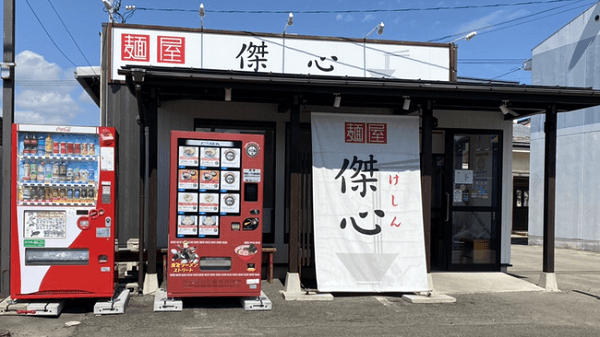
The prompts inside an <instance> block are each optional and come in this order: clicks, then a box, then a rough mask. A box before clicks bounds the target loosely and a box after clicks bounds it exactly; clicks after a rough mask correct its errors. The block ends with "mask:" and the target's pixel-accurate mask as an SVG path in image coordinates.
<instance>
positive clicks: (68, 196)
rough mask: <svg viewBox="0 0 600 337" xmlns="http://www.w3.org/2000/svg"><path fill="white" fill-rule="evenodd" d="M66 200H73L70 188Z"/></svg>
mask: <svg viewBox="0 0 600 337" xmlns="http://www.w3.org/2000/svg"><path fill="white" fill-rule="evenodd" d="M67 199H73V189H71V188H69V189H68V190H67Z"/></svg>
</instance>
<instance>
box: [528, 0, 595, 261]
mask: <svg viewBox="0 0 600 337" xmlns="http://www.w3.org/2000/svg"><path fill="white" fill-rule="evenodd" d="M531 70H532V83H531V84H532V85H557V86H570V87H593V88H594V89H599V88H600V4H599V3H596V4H594V5H593V6H592V7H590V8H589V9H587V10H586V11H585V12H583V13H582V14H581V15H579V16H578V17H577V18H575V19H574V20H573V21H571V22H569V23H568V24H567V25H566V26H564V27H563V28H561V29H560V30H559V31H557V32H556V33H554V34H553V35H551V36H550V37H548V38H547V39H546V40H545V41H543V42H542V43H541V44H539V45H538V46H537V47H535V48H534V49H533V51H532V69H531ZM543 126H544V115H536V116H533V118H532V123H531V176H530V197H531V198H530V205H529V243H530V244H541V243H542V238H543V224H542V222H543V214H544V209H543V195H544V186H543V179H544V127H543ZM599 167H600V108H599V107H595V108H591V109H585V110H580V111H574V112H569V113H561V114H558V139H557V155H556V200H557V203H556V246H557V247H571V248H578V249H583V250H592V251H600V174H598V168H599Z"/></svg>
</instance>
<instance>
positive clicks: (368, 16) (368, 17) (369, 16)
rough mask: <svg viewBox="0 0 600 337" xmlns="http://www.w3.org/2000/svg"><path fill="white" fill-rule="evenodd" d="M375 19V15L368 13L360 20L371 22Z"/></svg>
mask: <svg viewBox="0 0 600 337" xmlns="http://www.w3.org/2000/svg"><path fill="white" fill-rule="evenodd" d="M373 20H375V15H373V14H370V13H367V14H365V17H364V18H362V20H360V22H369V21H373Z"/></svg>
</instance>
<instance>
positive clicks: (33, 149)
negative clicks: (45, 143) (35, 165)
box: [29, 134, 38, 154]
mask: <svg viewBox="0 0 600 337" xmlns="http://www.w3.org/2000/svg"><path fill="white" fill-rule="evenodd" d="M29 144H30V150H29V153H31V154H35V153H36V152H37V146H38V140H37V137H36V136H35V134H32V135H31V138H30V141H29Z"/></svg>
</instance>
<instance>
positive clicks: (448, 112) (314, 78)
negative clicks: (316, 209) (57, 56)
mask: <svg viewBox="0 0 600 337" xmlns="http://www.w3.org/2000/svg"><path fill="white" fill-rule="evenodd" d="M103 35H104V36H103V58H102V60H103V64H102V77H101V80H100V82H99V84H100V85H99V88H98V91H96V92H97V93H98V96H99V102H100V106H101V111H102V119H103V124H106V125H110V126H115V127H116V128H117V131H118V133H119V153H118V155H119V167H118V171H119V172H118V174H119V182H120V183H119V192H118V193H119V200H120V205H119V211H118V222H119V224H120V226H119V233H118V240H119V245H120V246H121V247H124V246H125V244H126V242H127V241H128V240H129V239H131V238H139V237H144V238H145V240H143V241H142V247H143V249H142V250H147V251H148V252H150V253H149V254H147V256H146V257H143V258H142V257H141V256H143V255H140V257H141V259H143V260H146V261H147V266H148V273H150V274H152V273H154V274H155V273H156V272H157V269H156V268H157V267H156V266H157V262H160V251H161V249H164V248H166V247H167V231H168V207H169V206H168V205H169V202H168V193H162V191H168V189H169V186H168V184H169V179H168V175H169V166H168V165H169V164H168V157H169V143H168V139H169V134H170V131H172V130H181V131H201V132H231V133H253V134H262V135H264V136H265V149H264V150H265V172H264V173H265V181H264V196H265V197H264V205H263V210H262V211H263V214H264V220H263V221H264V223H263V245H264V247H274V248H276V249H277V251H276V253H275V256H274V260H275V264H276V277H284V276H285V273H286V272H293V273H300V274H301V275H302V277H303V278H312V277H314V247H313V244H314V236H313V233H314V231H313V209H312V205H313V203H314V202H315V198H318V196H315V195H313V192H312V184H311V179H312V177H311V172H312V145H311V128H310V123H311V118H310V117H311V113H314V112H319V113H328V114H360V115H367V116H368V115H373V116H397V115H405V116H414V117H415V118H419V123H420V136H419V137H420V139H419V141H420V153H421V165H420V166H421V175H422V179H421V180H422V181H421V183H422V201H423V204H422V205H423V213H424V216H423V224H424V237H425V242H424V245H425V250H426V255H427V269H428V271H430V270H471V271H485V270H488V271H489V270H502V269H503V267H505V266H507V265H508V264H510V234H511V227H512V202H513V195H512V194H513V193H512V191H513V186H512V139H513V135H512V133H513V131H512V130H513V122H512V120H513V119H515V118H519V117H523V116H529V115H533V114H538V113H541V112H542V113H543V112H548V111H549V112H550V113H554V114H556V112H557V111H569V110H573V109H576V108H579V107H586V106H591V105H594V104H598V103H600V99H599V98H598V97H597V94H596V96H595V95H594V92H593V91H591V90H587V89H569V88H546V87H531V86H519V85H510V84H497V83H496V84H495V83H462V82H460V81H457V79H456V55H457V50H456V46H455V45H454V44H422V43H407V42H394V41H392V42H390V41H372V40H364V39H357V40H351V39H336V38H317V37H303V36H282V35H281V34H279V35H275V34H256V33H242V32H223V31H207V30H193V29H178V28H171V27H149V26H135V25H121V24H108V25H106V26H105V27H104V33H103ZM161 36H163V37H164V36H171V37H173V36H176V37H185V38H186V43H187V47H186V48H187V49H186V50H187V54H186V55H185V57H186V58H188V60H189V58H191V57H194V55H197V54H198V53H200V51H198V49H194V48H191V46H192V43H191V41H194V40H198V41H199V43H200V44H199V45H198V46H199V47H198V48H201V52H202V53H206V50H202V49H204V48H208V47H207V46H209V44H205V42H207V41H210V40H211V39H213V40H214V38H215V37H218V38H221V39H222V40H221V42H219V40H218V39H217V40H214V41H216V42H214V43H216V44H215V45H212V46H213V48H214V46H220V44H219V43H221V44H222V49H223V50H225V52H226V54H227V55H228V57H229V58H230V60H228V61H224V60H219V59H215V60H213V59H210V58H201V59H200V61H199V62H200V63H199V66H194V65H192V66H187V64H185V66H181V64H177V63H176V62H175V63H165V62H163V63H160V62H158V61H157V60H158V58H160V57H161V49H160V48H161V47H160V44H158V43H157V45H156V47H155V48H158V49H150V54H149V55H150V56H149V58H148V59H147V60H146V59H143V60H142V61H139V60H134V59H133V58H132V54H130V49H128V47H127V43H129V42H130V40H128V39H136V38H137V39H140V38H141V37H143V38H145V37H148V38H149V39H148V40H147V41H150V42H151V41H154V40H155V39H157V40H160V37H161ZM143 38H142V40H143ZM140 41H141V40H140ZM228 41H229V42H230V41H236V44H235V47H232V46H230V45H228ZM179 42H181V41H179ZM265 43H267V44H269V43H270V44H272V45H273V46H276V47H277V48H279V49H277V50H278V51H277V53H281V54H283V56H282V58H281V63H280V64H279V65H278V66H277V67H281V68H279V69H277V70H274V69H272V68H271V69H270V71H267V70H266V69H267V68H266V67H265V68H263V67H262V64H260V61H257V62H255V63H250V67H249V66H248V65H249V63H248V61H251V60H252V58H254V57H255V56H260V55H256V52H258V51H260V47H261V46H262V47H264V46H265ZM327 44H329V45H334V46H336V47H335V48H334V49H333V51H331V50H328V49H326V48H325V49H322V48H324V47H323V46H325V45H327ZM299 45H301V46H304V47H302V48H300V47H298V46H299ZM180 47H181V44H180ZM165 48H173V47H172V46H171V47H168V46H166V47H165ZM249 48H257V49H256V50H254V49H253V50H252V51H250V54H248V53H249V50H250V49H249ZM303 48H308V49H310V48H315V50H327V51H326V52H325V51H323V52H325V53H331V54H333V55H328V54H327V55H323V56H321V55H320V54H316V53H315V52H310V51H306V50H304V49H303ZM336 48H337V49H336ZM344 48H348V49H349V50H345V49H344ZM162 50H163V52H164V51H165V50H167V49H162ZM172 50H174V49H171V51H172ZM181 50H183V49H181ZM352 50H354V53H355V54H358V55H357V56H356V58H357V60H358V61H353V62H354V63H353V62H350V61H349V62H347V63H346V62H345V60H344V59H343V57H342V56H341V55H345V54H342V52H343V53H353V52H352ZM263 51H264V49H263ZM294 51H295V52H299V51H300V52H299V54H300V55H304V56H306V57H308V58H310V59H311V60H309V61H308V62H306V61H305V62H302V66H303V67H304V68H306V67H312V69H310V71H309V72H306V70H298V69H296V68H293V67H292V68H291V70H289V71H287V70H286V68H285V67H286V66H287V64H289V63H292V61H296V59H294V58H293V57H290V56H289V55H290V54H291V53H292V52H294ZM440 51H441V52H440ZM372 52H379V53H381V57H380V59H381V60H380V63H381V65H379V66H373V67H372V68H369V66H368V65H367V59H368V53H372ZM127 53H129V54H127ZM286 53H287V55H288V57H289V58H286V56H285V55H286ZM336 53H337V54H336ZM435 53H439V54H437V55H442V56H436V54H435ZM163 54H164V53H163ZM127 55H129V56H127ZM152 55H154V56H152ZM202 55H205V54H202ZM236 55H237V57H236ZM240 55H246V56H249V57H248V59H246V60H241V59H240V58H241V57H240ZM432 55H433V56H432ZM155 57H156V59H155ZM163 57H164V55H163ZM170 57H173V54H172V53H171V54H170ZM221 58H222V57H221ZM254 59H255V60H260V57H259V58H254ZM398 60H402V61H403V62H404V61H407V62H409V66H407V64H405V63H398V64H397V65H396V67H397V68H396V69H394V62H398ZM434 60H436V61H435V62H434ZM440 60H441V61H440ZM310 61H312V62H310ZM210 62H216V63H212V64H217V65H216V66H211V65H210V64H209V63H210ZM242 62H246V63H245V64H243V65H242ZM318 62H322V63H320V64H319V67H321V68H320V69H321V73H318V74H314V73H312V71H316V70H314V69H316V66H317V63H318ZM410 62H413V63H415V64H418V65H419V67H421V66H422V68H420V70H419V67H416V66H415V67H410ZM436 62H437V63H436ZM298 64H299V63H298ZM338 65H340V67H339V71H340V73H334V74H329V73H324V74H323V72H322V69H325V70H327V69H329V67H331V66H338ZM243 67H245V68H243ZM253 67H254V68H253ZM277 67H276V68H277ZM344 67H345V68H344ZM401 67H405V68H404V69H411V70H414V69H417V71H419V72H420V73H416V74H415V73H411V72H410V71H406V74H400V75H398V76H393V72H394V70H396V71H398V70H399V69H401ZM413 68H414V69H413ZM281 69H283V70H281ZM344 69H346V70H344ZM369 69H371V70H372V71H369ZM398 72H400V73H401V71H398ZM81 81H82V82H84V83H88V84H93V83H95V82H93V79H92V78H91V77H90V78H88V79H87V82H86V79H84V78H82V79H81ZM91 91H93V90H91ZM501 105H504V106H505V107H506V108H507V109H508V110H506V111H505V112H507V113H504V112H503V111H501V110H500V109H499V106H501ZM146 145H147V146H146ZM398 146H400V147H401V146H402V144H398ZM144 149H146V151H144ZM144 158H146V159H145V160H144ZM140 161H141V162H140ZM144 162H145V163H144ZM140 164H141V165H140ZM141 167H146V169H145V170H141ZM143 186H146V190H145V191H144V188H143ZM140 195H147V198H145V199H144V198H140ZM140 215H141V216H140ZM144 223H145V225H144ZM140 224H142V225H141V226H140ZM153 251H158V254H153V253H152V252H153ZM143 260H141V261H143Z"/></svg>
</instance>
